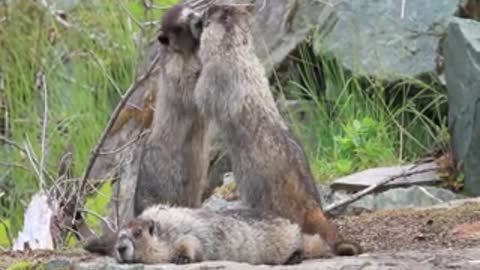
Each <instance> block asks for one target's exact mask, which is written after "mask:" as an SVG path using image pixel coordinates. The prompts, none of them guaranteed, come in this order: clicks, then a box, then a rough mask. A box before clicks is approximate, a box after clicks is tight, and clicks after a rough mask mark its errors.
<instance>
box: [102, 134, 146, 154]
mask: <svg viewBox="0 0 480 270" xmlns="http://www.w3.org/2000/svg"><path fill="white" fill-rule="evenodd" d="M147 134H150V130H145V131H143V132H142V133H140V134H138V135H137V136H136V137H135V138H134V139H132V140H130V141H129V142H127V143H126V144H124V145H122V146H120V147H118V148H117V149H115V150H112V151H103V152H99V153H98V155H100V156H107V155H115V154H117V153H119V152H122V151H123V150H125V149H126V148H128V147H129V146H131V145H132V144H134V143H136V142H137V141H138V140H140V139H141V138H143V137H144V136H145V135H147Z"/></svg>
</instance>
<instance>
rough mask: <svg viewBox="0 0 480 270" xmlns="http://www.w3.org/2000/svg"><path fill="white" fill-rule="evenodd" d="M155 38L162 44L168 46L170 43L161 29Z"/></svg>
mask: <svg viewBox="0 0 480 270" xmlns="http://www.w3.org/2000/svg"><path fill="white" fill-rule="evenodd" d="M157 40H158V41H159V42H160V44H162V45H164V46H168V44H170V39H169V38H168V36H167V35H166V34H165V33H164V32H163V31H160V33H159V34H158V37H157Z"/></svg>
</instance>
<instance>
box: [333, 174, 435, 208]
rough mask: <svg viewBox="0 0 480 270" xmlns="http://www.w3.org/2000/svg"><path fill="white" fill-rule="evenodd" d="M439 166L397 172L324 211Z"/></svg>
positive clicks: (345, 204) (349, 202)
mask: <svg viewBox="0 0 480 270" xmlns="http://www.w3.org/2000/svg"><path fill="white" fill-rule="evenodd" d="M437 169H438V168H428V169H423V170H418V171H412V170H411V169H409V171H408V172H404V173H401V174H397V175H393V176H391V177H389V178H387V179H385V180H383V181H380V182H378V183H376V184H375V185H371V186H369V187H368V188H366V189H364V190H362V191H359V192H357V193H355V194H354V195H353V196H352V197H350V198H348V199H345V200H343V201H341V202H339V203H337V204H334V205H329V206H327V207H325V209H324V211H325V212H327V213H331V212H332V211H334V210H337V209H339V208H342V207H345V206H347V205H349V204H351V203H353V202H355V201H357V200H359V199H361V198H363V197H364V196H366V195H368V194H370V193H372V192H373V191H375V190H376V189H378V188H379V187H381V186H383V185H385V184H388V183H390V182H392V181H394V180H397V179H400V178H406V177H409V176H412V175H415V174H420V173H426V172H431V171H436V170H437Z"/></svg>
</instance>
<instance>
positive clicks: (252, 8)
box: [245, 0, 258, 15]
mask: <svg viewBox="0 0 480 270" xmlns="http://www.w3.org/2000/svg"><path fill="white" fill-rule="evenodd" d="M257 1H258V0H257ZM245 11H247V12H248V13H249V14H250V15H253V14H254V13H255V3H251V4H249V5H245Z"/></svg>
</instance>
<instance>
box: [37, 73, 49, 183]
mask: <svg viewBox="0 0 480 270" xmlns="http://www.w3.org/2000/svg"><path fill="white" fill-rule="evenodd" d="M36 85H37V89H38V90H42V92H43V121H42V139H41V144H42V145H41V147H42V150H41V151H42V152H41V153H40V170H39V171H40V172H43V170H44V168H45V156H46V153H45V147H46V145H45V140H46V138H45V136H46V134H47V123H48V95H47V94H48V89H47V81H46V80H45V75H44V74H43V73H42V72H38V73H37V83H36ZM39 181H40V189H41V190H44V189H45V188H46V185H45V177H44V175H43V173H40V175H39Z"/></svg>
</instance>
